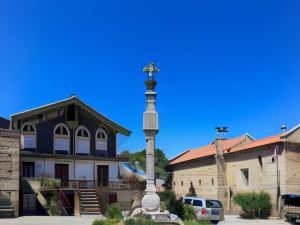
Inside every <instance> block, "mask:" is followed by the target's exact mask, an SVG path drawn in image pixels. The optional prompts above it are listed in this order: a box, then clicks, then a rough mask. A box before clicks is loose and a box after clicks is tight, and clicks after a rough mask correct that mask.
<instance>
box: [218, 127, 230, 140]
mask: <svg viewBox="0 0 300 225" xmlns="http://www.w3.org/2000/svg"><path fill="white" fill-rule="evenodd" d="M228 128H229V127H215V130H216V131H217V139H225V133H227V132H229V130H228Z"/></svg>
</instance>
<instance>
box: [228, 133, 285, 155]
mask: <svg viewBox="0 0 300 225" xmlns="http://www.w3.org/2000/svg"><path fill="white" fill-rule="evenodd" d="M284 136H285V134H277V135H274V136H270V137H266V138H262V139H259V140H256V141H252V142H249V143H246V144H243V145H240V146H236V147H234V148H232V149H230V151H229V152H238V151H242V150H247V149H251V148H256V147H261V146H265V145H269V144H274V143H279V142H283V141H284V139H282V137H284Z"/></svg>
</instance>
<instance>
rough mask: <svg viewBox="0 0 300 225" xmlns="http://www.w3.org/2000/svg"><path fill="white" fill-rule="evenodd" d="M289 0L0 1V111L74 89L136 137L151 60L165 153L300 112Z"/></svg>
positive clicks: (261, 131) (298, 4)
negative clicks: (218, 131) (222, 130)
mask: <svg viewBox="0 0 300 225" xmlns="http://www.w3.org/2000/svg"><path fill="white" fill-rule="evenodd" d="M299 12H300V1H298V0H295V1H279V0H265V1H261V0H249V1H240V0H238V1H217V0H215V1H200V0H195V1H188V0H187V1H174V0H173V1H161V0H160V1H156V0H154V1H141V0H137V1H74V0H73V1H54V0H51V1H40V0H38V1H29V0H28V1H14V0H7V1H5V0H3V1H0V76H1V77H0V78H1V79H0V88H1V89H0V90H1V94H0V115H1V116H3V117H9V115H11V114H13V113H16V112H19V111H23V110H25V109H30V108H32V107H36V106H40V105H43V104H46V103H51V102H54V101H57V100H60V99H63V98H66V97H68V96H70V94H72V93H76V94H77V95H78V96H79V97H80V98H81V99H82V100H84V101H85V102H86V103H88V104H89V105H91V106H93V107H94V108H95V109H96V110H98V111H99V112H101V113H103V114H104V115H107V116H108V117H110V118H111V119H113V120H115V121H117V122H118V123H120V124H122V125H123V126H125V127H127V128H129V129H130V130H132V131H133V134H132V136H131V137H130V138H120V146H119V149H120V151H121V150H124V149H129V150H131V151H135V150H139V149H142V148H144V146H145V141H144V135H143V132H142V113H143V111H144V109H145V96H144V91H145V87H144V84H143V80H144V78H145V77H144V74H143V73H142V68H143V67H144V66H145V65H146V64H147V63H148V62H149V61H150V60H153V61H155V62H156V64H157V65H158V67H159V68H160V70H161V72H160V73H159V74H158V75H157V79H158V82H159V83H158V86H157V92H158V112H159V119H160V121H159V122H160V132H159V135H158V137H157V147H159V148H162V149H163V150H165V152H166V154H167V156H168V157H172V156H174V155H176V154H178V153H180V152H182V151H184V150H186V149H187V148H191V147H198V146H201V145H204V144H206V143H207V142H209V141H211V140H212V139H213V138H214V137H215V131H214V127H215V126H216V125H221V126H222V125H227V126H229V127H230V133H229V136H236V135H240V134H243V133H245V132H248V133H250V134H251V135H253V136H254V137H256V138H260V137H264V136H267V135H271V134H275V133H277V132H279V128H280V126H281V124H282V123H285V124H286V125H287V127H288V128H291V127H292V126H294V125H296V124H298V123H300V13H299Z"/></svg>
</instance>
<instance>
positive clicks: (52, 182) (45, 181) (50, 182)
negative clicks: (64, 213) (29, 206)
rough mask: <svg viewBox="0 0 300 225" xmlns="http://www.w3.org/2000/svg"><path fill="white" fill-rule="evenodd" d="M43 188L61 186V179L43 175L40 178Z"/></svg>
mask: <svg viewBox="0 0 300 225" xmlns="http://www.w3.org/2000/svg"><path fill="white" fill-rule="evenodd" d="M40 181H41V186H42V187H43V188H49V189H56V188H59V187H60V183H61V182H60V180H58V179H54V178H52V177H42V178H41V179H40Z"/></svg>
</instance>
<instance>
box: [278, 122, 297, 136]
mask: <svg viewBox="0 0 300 225" xmlns="http://www.w3.org/2000/svg"><path fill="white" fill-rule="evenodd" d="M299 128H300V124H298V125H296V126H294V127H293V128H292V129H290V130H288V131H286V132H284V133H282V135H281V138H284V137H286V136H288V135H290V134H292V133H293V132H295V131H296V130H298V129H299Z"/></svg>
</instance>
